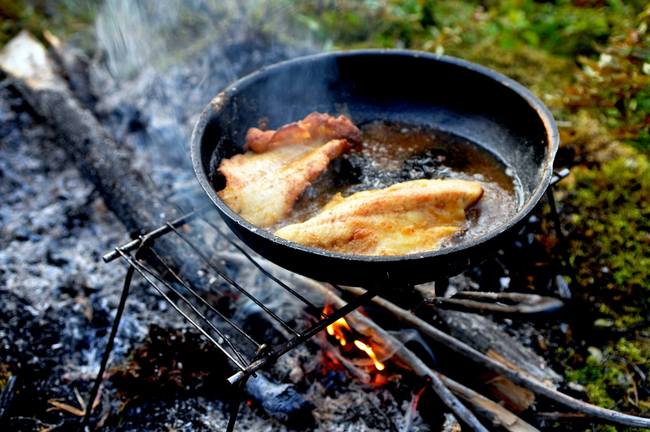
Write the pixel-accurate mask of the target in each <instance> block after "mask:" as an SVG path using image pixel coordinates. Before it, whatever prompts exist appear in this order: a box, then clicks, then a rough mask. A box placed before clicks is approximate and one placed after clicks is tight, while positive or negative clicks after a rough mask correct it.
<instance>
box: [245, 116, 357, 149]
mask: <svg viewBox="0 0 650 432" xmlns="http://www.w3.org/2000/svg"><path fill="white" fill-rule="evenodd" d="M333 139H347V140H348V141H350V142H351V143H358V142H360V141H361V131H360V130H359V129H358V128H357V127H356V126H355V125H354V124H353V123H352V122H351V121H350V119H348V118H347V117H345V116H343V115H340V116H338V117H334V116H331V115H329V114H321V113H316V112H315V113H311V114H309V115H308V116H307V117H305V118H304V119H302V120H300V121H298V122H295V123H289V124H287V125H284V126H282V127H281V128H279V129H278V130H267V131H262V130H260V129H257V128H250V129H249V130H248V132H247V133H246V148H247V149H248V150H252V151H254V152H255V153H264V152H266V151H269V150H273V149H275V148H278V147H282V146H285V145H291V144H301V143H306V142H310V143H312V144H325V143H326V142H328V141H331V140H333Z"/></svg>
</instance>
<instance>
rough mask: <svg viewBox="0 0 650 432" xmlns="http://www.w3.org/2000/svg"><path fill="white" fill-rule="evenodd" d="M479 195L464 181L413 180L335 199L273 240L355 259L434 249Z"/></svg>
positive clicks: (472, 184)
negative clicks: (338, 253)
mask: <svg viewBox="0 0 650 432" xmlns="http://www.w3.org/2000/svg"><path fill="white" fill-rule="evenodd" d="M482 195H483V188H482V187H481V185H480V183H477V182H474V181H467V180H413V181H407V182H403V183H398V184H395V185H393V186H390V187H388V188H385V189H377V190H368V191H363V192H357V193H355V194H352V195H350V196H349V197H345V198H343V197H341V196H340V195H337V196H335V197H334V198H333V199H332V200H331V201H330V202H329V203H328V204H327V205H326V206H325V207H324V208H323V210H322V211H321V212H320V213H319V214H317V215H316V216H314V217H312V218H311V219H308V220H307V221H305V222H302V223H297V224H292V225H287V226H285V227H283V228H281V229H279V230H277V231H276V232H275V235H277V236H278V237H282V238H284V239H287V240H291V241H295V242H297V243H302V244H304V245H307V246H312V247H317V248H322V249H328V250H331V251H335V252H342V253H349V254H356V255H406V254H409V253H415V252H424V251H430V250H433V249H436V248H437V247H439V245H440V244H441V242H442V241H444V240H446V239H449V238H450V237H451V236H452V235H454V234H456V233H457V232H459V231H460V230H461V229H462V226H463V222H464V221H465V210H466V209H467V208H469V207H471V206H472V205H473V204H475V203H476V202H477V201H478V200H479V199H480V198H481V196H482Z"/></svg>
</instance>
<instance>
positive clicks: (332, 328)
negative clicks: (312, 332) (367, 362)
mask: <svg viewBox="0 0 650 432" xmlns="http://www.w3.org/2000/svg"><path fill="white" fill-rule="evenodd" d="M323 313H325V314H330V313H332V308H331V307H330V306H325V308H324V309H323ZM326 330H327V334H328V335H330V336H334V337H335V338H336V340H337V341H339V343H340V344H341V346H346V345H347V343H348V341H347V339H346V338H345V334H346V333H352V329H351V328H350V325H349V324H348V322H347V321H346V320H345V318H339V319H337V320H336V321H334V322H333V323H332V324H330V325H328V326H327V328H326ZM353 343H354V346H355V347H357V349H359V350H361V351H363V352H364V353H365V354H366V355H367V356H368V357H370V359H371V360H372V362H373V364H374V365H375V368H376V369H377V370H378V371H382V370H384V369H385V368H386V366H384V364H383V363H382V362H380V361H379V360H378V359H377V355H376V354H375V352H374V351H373V349H372V347H371V346H370V345H368V344H366V343H364V342H362V341H360V340H359V339H355V340H354V341H353Z"/></svg>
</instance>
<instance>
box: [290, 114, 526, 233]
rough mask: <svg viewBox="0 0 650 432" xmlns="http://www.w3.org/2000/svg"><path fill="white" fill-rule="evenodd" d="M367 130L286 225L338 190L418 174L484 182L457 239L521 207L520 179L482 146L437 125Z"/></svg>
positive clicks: (298, 204) (385, 125)
mask: <svg viewBox="0 0 650 432" xmlns="http://www.w3.org/2000/svg"><path fill="white" fill-rule="evenodd" d="M361 131H362V132H363V136H362V138H363V140H362V144H361V146H360V147H359V148H358V149H355V150H353V151H351V152H350V153H348V154H346V155H345V156H344V157H342V158H340V159H339V160H337V161H335V162H333V163H332V165H331V168H330V169H329V170H328V171H327V173H325V174H323V175H322V176H321V177H320V178H319V179H318V181H316V182H314V184H312V186H311V187H310V188H309V189H307V190H306V191H305V193H303V195H302V196H301V198H300V199H299V200H298V201H297V202H296V205H295V206H294V211H293V213H292V216H291V218H289V219H287V220H285V221H283V223H282V225H287V224H290V223H295V222H302V221H304V220H306V219H308V218H310V217H312V216H314V215H315V214H317V213H318V212H319V211H320V209H321V208H322V207H323V206H324V205H325V204H326V203H327V202H328V201H329V200H330V199H331V198H332V197H333V196H334V195H335V194H336V193H339V192H340V193H342V194H343V196H347V195H350V194H352V193H354V192H359V191H362V190H368V189H381V188H385V187H388V186H390V185H393V184H395V183H400V182H404V181H409V180H416V179H449V178H454V179H465V180H473V181H477V182H479V183H481V185H482V186H483V190H484V194H483V197H482V198H481V199H480V201H479V202H478V203H477V205H476V206H474V207H473V208H471V209H470V210H469V211H468V221H467V227H466V228H467V229H466V230H465V232H464V234H463V235H462V236H460V237H458V238H456V239H454V240H452V242H457V241H461V240H463V239H464V240H467V239H468V238H474V237H478V236H480V235H482V234H485V233H486V232H488V231H491V230H493V229H495V228H496V227H497V226H499V225H502V224H503V223H505V222H507V221H508V220H509V219H510V218H511V216H513V215H514V214H515V213H516V211H517V209H518V205H519V201H520V200H519V196H520V192H519V191H520V185H519V182H518V180H517V179H516V178H515V177H513V176H511V175H509V174H510V170H509V169H508V168H507V167H506V166H505V165H504V164H503V163H502V162H501V161H499V160H498V159H497V158H496V157H495V156H493V155H492V154H490V153H489V152H487V151H485V150H483V149H482V148H481V147H480V146H478V145H476V144H473V143H471V142H470V141H467V140H465V139H463V138H460V137H458V136H455V135H451V134H448V133H444V132H441V131H438V130H434V129H431V128H427V127H422V126H410V125H405V124H399V123H393V122H384V121H380V122H372V123H368V124H366V125H364V126H362V127H361Z"/></svg>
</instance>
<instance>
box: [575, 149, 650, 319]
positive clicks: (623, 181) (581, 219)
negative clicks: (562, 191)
mask: <svg viewBox="0 0 650 432" xmlns="http://www.w3.org/2000/svg"><path fill="white" fill-rule="evenodd" d="M573 175H574V181H573V183H572V184H571V186H570V188H569V195H568V196H567V197H566V198H565V200H564V201H565V203H566V210H568V213H569V215H570V216H569V220H570V225H569V226H568V228H569V230H570V231H571V236H570V239H571V240H570V242H571V248H570V262H571V265H572V266H573V268H574V269H575V270H576V276H575V277H576V280H575V282H576V283H577V284H578V285H579V286H581V287H583V288H591V287H594V285H595V284H596V281H598V282H597V283H598V284H599V286H598V294H599V299H598V300H597V301H598V302H600V303H601V305H600V308H599V310H600V312H601V313H602V314H603V317H606V318H610V319H612V320H615V321H616V322H617V323H618V325H619V326H628V325H631V324H634V323H635V322H638V321H641V320H643V319H645V318H646V317H647V316H648V311H649V310H650V309H649V307H650V253H648V252H649V250H650V247H649V245H650V226H649V225H648V221H649V220H650V163H649V162H648V159H647V157H645V156H643V155H635V156H627V157H617V158H614V159H612V160H609V161H606V162H604V163H602V164H601V165H599V166H597V167H594V168H587V167H577V168H576V169H574V171H573ZM622 300H626V301H622ZM624 306H625V307H624Z"/></svg>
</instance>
